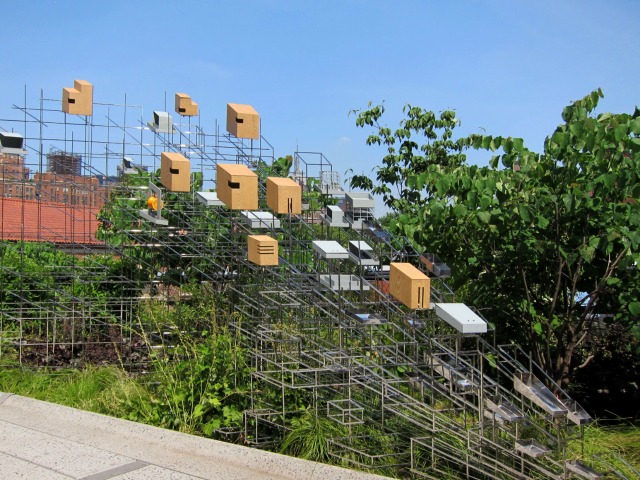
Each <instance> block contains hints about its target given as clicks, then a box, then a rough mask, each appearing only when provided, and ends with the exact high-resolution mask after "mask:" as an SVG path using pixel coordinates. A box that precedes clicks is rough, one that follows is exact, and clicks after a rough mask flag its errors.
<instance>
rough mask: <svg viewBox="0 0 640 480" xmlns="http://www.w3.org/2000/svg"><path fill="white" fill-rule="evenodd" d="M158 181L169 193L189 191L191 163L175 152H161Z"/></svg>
mask: <svg viewBox="0 0 640 480" xmlns="http://www.w3.org/2000/svg"><path fill="white" fill-rule="evenodd" d="M160 181H161V182H162V185H164V186H165V187H166V188H167V190H169V191H171V192H190V191H191V162H190V161H189V159H188V158H186V157H185V156H184V155H182V154H180V153H177V152H162V156H161V164H160Z"/></svg>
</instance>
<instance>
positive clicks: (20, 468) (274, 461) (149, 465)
mask: <svg viewBox="0 0 640 480" xmlns="http://www.w3.org/2000/svg"><path fill="white" fill-rule="evenodd" d="M0 472H2V473H1V476H2V479H3V480H5V479H6V480H11V479H13V478H16V479H18V478H24V479H29V480H40V479H42V480H45V479H47V480H48V479H52V480H58V479H68V478H72V479H81V480H110V479H117V480H145V479H153V480H165V479H167V480H169V479H170V480H188V479H215V480H217V479H220V480H263V479H264V480H267V479H269V480H293V479H295V480H298V479H304V480H375V479H378V480H382V479H385V478H387V477H381V476H378V475H371V474H367V473H361V472H356V471H354V470H348V469H344V468H339V467H334V466H330V465H325V464H321V463H316V462H310V461H307V460H301V459H297V458H293V457H288V456H285V455H279V454H276V453H271V452H265V451H261V450H256V449H252V448H248V447H243V446H240V445H233V444H229V443H224V442H220V441H216V440H211V439H206V438H202V437H196V436H193V435H187V434H183V433H179V432H174V431H171V430H164V429H161V428H156V427H151V426H148V425H143V424H139V423H135V422H130V421H127V420H120V419H116V418H112V417H107V416H105V415H99V414H96V413H91V412H84V411H81V410H77V409H73V408H69V407H64V406H61V405H55V404H51V403H47V402H42V401H39V400H33V399H30V398H26V397H21V396H18V395H11V394H6V393H0ZM387 480H388V479H387Z"/></svg>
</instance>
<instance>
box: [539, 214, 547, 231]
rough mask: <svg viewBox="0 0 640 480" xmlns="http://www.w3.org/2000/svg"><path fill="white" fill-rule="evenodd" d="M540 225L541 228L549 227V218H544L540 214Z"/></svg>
mask: <svg viewBox="0 0 640 480" xmlns="http://www.w3.org/2000/svg"><path fill="white" fill-rule="evenodd" d="M537 218H538V226H539V227H540V228H543V229H544V228H547V227H548V226H549V220H547V219H546V218H544V217H543V216H542V215H538V217H537Z"/></svg>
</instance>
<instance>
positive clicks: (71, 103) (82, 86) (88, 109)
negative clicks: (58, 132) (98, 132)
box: [62, 80, 93, 115]
mask: <svg viewBox="0 0 640 480" xmlns="http://www.w3.org/2000/svg"><path fill="white" fill-rule="evenodd" d="M62 111H63V112H64V113H69V114H71V115H93V85H92V84H91V83H89V82H87V81H86V80H74V81H73V88H63V89H62Z"/></svg>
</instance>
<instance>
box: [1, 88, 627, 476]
mask: <svg viewBox="0 0 640 480" xmlns="http://www.w3.org/2000/svg"><path fill="white" fill-rule="evenodd" d="M26 98H27V95H26V93H25V103H24V105H22V106H17V105H14V111H15V112H17V114H18V115H16V117H17V118H14V119H4V120H0V122H2V123H1V124H0V126H1V127H2V128H0V130H6V131H8V132H13V133H18V134H19V136H21V137H22V138H23V139H24V145H23V146H22V148H23V149H24V150H25V152H24V153H2V151H1V150H0V155H3V157H2V158H4V159H5V160H4V162H5V164H7V165H9V163H11V162H12V164H15V163H16V159H21V160H22V164H21V168H23V169H24V170H22V171H21V172H22V174H16V173H15V171H12V172H13V173H11V174H9V173H8V170H6V169H3V170H2V174H3V175H2V192H5V193H4V195H3V203H2V207H1V211H2V231H1V232H0V240H2V241H3V242H2V244H3V248H4V250H3V256H2V260H1V261H0V271H1V272H2V273H3V275H4V277H5V278H10V279H11V280H12V281H11V282H10V283H5V284H3V285H0V303H1V309H0V357H2V355H3V352H6V351H8V350H11V351H14V352H17V355H18V358H19V359H20V360H23V359H28V358H30V359H32V360H33V359H34V358H35V359H36V360H37V362H39V363H40V364H42V365H48V364H49V361H48V358H49V356H51V355H52V354H53V352H54V351H58V352H59V351H60V349H62V350H63V351H66V352H68V355H69V358H72V357H73V356H74V352H77V351H78V350H90V349H91V348H97V347H99V346H103V347H104V348H108V347H110V346H114V345H115V346H118V345H121V346H122V347H123V348H124V347H125V346H130V345H131V343H132V342H131V335H132V332H133V331H134V328H133V327H134V325H133V322H134V318H135V312H136V308H137V306H138V305H139V304H140V303H141V302H144V301H145V300H147V299H151V298H155V299H158V298H163V299H164V300H167V301H180V300H181V299H183V298H184V297H182V295H184V292H182V291H181V289H180V288H179V285H180V282H181V281H183V280H182V279H183V278H188V279H189V280H191V279H197V281H199V282H211V283H221V282H223V283H224V284H225V288H226V289H225V294H226V295H227V296H228V297H229V298H232V299H233V301H229V302H228V304H229V308H230V309H231V310H232V311H234V312H237V315H236V316H235V318H236V319H237V320H236V321H235V322H234V323H233V325H232V328H233V329H234V330H235V332H237V333H238V335H236V338H238V339H241V340H240V341H242V346H243V347H245V348H247V349H249V351H250V353H251V359H252V360H251V362H252V372H253V373H252V377H253V380H252V381H253V388H252V395H251V408H250V409H249V410H247V411H245V412H244V422H243V425H244V427H243V431H241V432H228V431H223V430H224V429H222V430H221V431H220V432H218V434H219V436H221V437H224V438H229V439H234V438H237V437H242V438H243V439H244V442H245V443H247V444H249V445H251V446H254V447H260V448H268V447H270V446H273V445H276V444H277V443H278V442H279V441H281V439H282V438H283V436H284V435H285V434H286V432H288V431H289V430H290V428H291V423H290V420H291V418H293V417H295V415H297V414H298V413H299V412H298V411H297V410H295V409H294V407H292V406H291V405H288V404H287V401H286V399H287V393H289V392H291V391H296V392H304V393H302V395H305V398H307V399H308V404H310V405H312V410H313V411H314V412H315V415H317V416H318V417H322V418H323V419H328V420H330V421H332V422H335V424H336V425H337V426H338V427H339V428H338V430H339V431H340V432H341V434H340V436H336V437H335V438H331V439H330V440H329V445H328V448H329V454H330V456H331V457H332V458H334V459H335V460H336V461H338V462H340V463H342V464H344V465H349V466H352V467H354V468H358V469H365V470H370V471H374V472H377V473H381V474H388V475H399V476H402V477H403V478H431V479H440V478H468V479H529V478H549V479H551V478H554V479H556V478H564V479H567V478H574V477H576V478H586V479H595V478H602V477H603V475H604V474H603V473H599V471H600V470H606V469H607V468H608V467H607V465H604V464H603V463H602V462H601V463H599V464H596V463H595V462H592V461H591V459H586V460H585V459H576V458H571V457H570V456H569V454H568V452H567V445H568V442H569V441H570V440H573V439H578V440H579V439H581V438H582V437H583V433H584V425H585V424H587V423H588V422H589V421H590V420H591V418H590V417H589V415H588V414H587V413H586V412H585V411H584V410H583V409H582V408H581V407H580V405H578V404H577V403H576V402H575V401H574V400H572V399H571V398H570V397H569V396H568V395H567V394H566V393H565V392H563V390H562V389H561V388H560V387H559V386H557V385H555V384H553V380H552V379H551V378H549V377H548V376H547V375H546V374H545V373H544V371H543V370H542V369H541V368H539V367H538V366H537V365H536V364H535V362H533V361H532V359H531V358H530V356H528V355H527V354H526V352H525V351H524V350H523V349H522V348H520V347H518V346H516V345H496V344H495V342H494V341H493V335H492V331H491V329H490V328H489V331H488V332H487V333H475V332H469V331H467V330H465V327H464V326H460V325H458V324H457V323H456V322H458V321H459V313H458V312H460V311H461V310H460V308H466V310H463V312H464V313H465V315H471V314H469V313H468V312H472V314H473V315H474V317H473V318H480V319H481V321H483V322H484V319H482V318H481V316H480V315H479V314H478V312H475V311H473V309H472V308H468V307H466V306H461V304H457V303H455V300H456V299H455V292H453V291H452V290H451V289H450V288H449V286H448V285H447V283H446V279H447V277H448V276H449V275H450V273H451V272H450V270H449V269H448V267H447V266H446V265H445V264H444V263H442V262H441V261H440V259H439V258H438V257H437V256H436V255H435V254H424V253H422V252H418V251H416V250H415V249H414V247H413V246H412V245H411V243H410V242H409V241H408V240H407V239H405V238H400V237H397V236H393V235H391V234H390V233H389V232H387V231H385V230H384V228H383V227H382V226H381V225H380V224H379V223H378V222H377V221H376V220H375V216H374V215H373V209H372V207H371V203H370V202H371V201H372V197H371V196H370V195H369V194H368V193H363V192H352V193H349V192H344V191H342V187H341V186H340V182H339V176H338V175H337V173H336V172H335V171H334V170H333V167H332V165H331V163H330V162H329V161H328V160H327V159H326V157H324V155H322V154H318V153H310V152H296V153H295V155H294V169H293V173H292V174H291V176H292V177H293V178H294V180H295V181H296V182H298V183H300V184H301V185H302V187H303V188H302V190H303V199H302V204H303V208H302V213H299V214H293V213H288V214H278V213H273V212H271V211H270V209H269V208H267V205H266V186H265V179H266V177H267V176H268V175H269V172H270V170H269V167H270V166H271V165H272V164H273V162H274V160H275V156H274V151H273V148H272V146H271V145H270V144H269V143H268V141H267V140H266V139H264V138H263V137H262V136H259V138H257V139H255V140H254V139H250V140H247V139H243V138H237V137H235V136H234V135H232V134H229V133H226V132H221V131H220V129H219V127H218V126H217V125H216V127H215V129H214V130H215V131H214V132H213V133H206V132H205V131H204V129H203V128H202V127H201V125H200V123H199V117H194V118H192V117H191V116H182V115H179V120H180V121H179V122H178V123H173V120H172V117H171V115H169V114H168V113H167V112H159V111H154V112H153V115H150V116H149V118H147V117H146V112H144V110H143V108H142V107H141V106H139V105H132V104H128V103H127V101H126V97H125V102H124V103H123V104H107V103H94V105H93V112H92V113H93V115H91V116H81V115H70V114H67V113H64V112H63V111H62V110H61V108H60V99H59V98H57V99H52V98H46V97H45V96H44V95H43V94H42V93H41V94H40V97H39V99H38V100H37V103H36V104H28V103H27V100H26ZM51 152H54V153H53V154H52V153H51ZM162 152H176V153H180V154H181V155H183V156H184V157H185V158H188V159H189V160H190V168H191V181H192V184H195V185H197V188H192V189H191V191H189V192H182V193H176V192H171V191H168V190H167V189H166V188H164V187H163V186H162V185H161V182H160V175H159V174H158V173H157V172H158V171H159V169H160V156H161V153H162ZM52 155H53V157H52ZM52 158H53V159H54V160H55V159H58V160H60V159H62V160H63V162H62V163H63V164H64V165H67V167H65V168H63V169H62V171H61V173H60V174H59V175H58V177H59V178H58V179H56V180H52V181H51V182H52V183H53V185H54V187H60V188H68V189H69V191H68V195H69V196H68V197H67V198H66V201H60V200H61V199H59V198H56V199H55V201H52V200H51V199H50V198H45V196H44V195H42V194H36V195H35V196H34V197H33V198H32V199H30V198H29V197H27V196H25V195H22V196H21V197H20V198H16V196H15V195H14V196H13V197H9V196H8V195H7V193H6V192H9V187H10V186H12V187H13V189H12V190H11V192H12V194H13V193H15V192H17V191H18V190H16V189H15V188H16V187H17V186H20V189H19V191H20V192H24V191H28V190H29V188H30V187H33V188H34V189H35V190H34V191H35V192H40V191H43V189H44V184H43V183H42V182H40V183H38V182H37V181H36V177H35V176H33V175H32V174H35V173H44V172H46V171H47V169H49V170H51V165H52V163H51V162H52V160H51V159H52ZM9 159H11V162H9ZM47 159H49V162H47ZM65 162H66V163H65ZM221 163H224V164H240V165H245V166H247V167H249V169H250V170H251V171H253V172H255V173H256V174H257V176H258V179H259V194H258V196H259V209H258V210H257V211H253V212H248V211H244V210H232V209H230V208H228V207H227V206H226V205H225V204H224V203H223V202H221V201H220V199H218V198H217V196H216V195H215V189H216V166H217V165H218V164H221ZM58 164H60V162H58ZM3 165H4V164H3ZM3 168H4V167H3ZM5 170H6V171H5ZM25 172H27V173H25ZM78 173H79V174H78ZM87 177H91V178H96V179H97V180H96V182H94V183H92V184H88V183H87ZM140 179H144V181H141V180H140ZM51 182H50V184H49V186H48V187H47V188H51ZM148 182H151V183H152V186H151V187H150V186H149V185H148ZM150 188H151V189H157V192H158V193H159V194H160V204H162V202H163V200H166V199H170V202H167V204H168V205H169V206H167V207H165V208H162V207H160V209H158V211H157V212H151V211H150V210H148V209H147V206H146V198H147V196H148V192H149V190H150ZM73 190H81V191H87V190H90V192H91V194H90V196H86V198H91V199H92V200H84V201H83V200H81V199H80V198H81V197H74V196H73V195H72V193H71V192H72V191H73ZM72 198H73V199H75V200H72ZM105 205H106V207H105V208H102V207H103V206H105ZM10 214H12V215H15V214H21V215H23V216H24V215H31V216H33V215H35V219H36V221H35V224H36V225H37V228H36V230H33V231H31V230H29V229H27V228H25V225H27V224H28V222H25V221H23V222H18V223H11V224H10V223H9V218H10ZM53 217H58V218H60V219H62V220H61V222H60V225H59V226H58V225H51V224H49V223H47V220H48V219H49V218H53ZM92 222H98V223H99V226H100V234H98V235H94V234H91V235H85V234H83V235H77V233H78V232H80V231H82V232H84V230H83V228H84V227H86V228H87V229H89V227H91V229H90V231H91V232H94V231H95V228H93V223H92ZM11 225H17V226H14V227H12V226H11ZM111 225H114V226H117V227H118V228H113V231H111V230H110V226H111ZM83 226H84V227H83ZM264 234H266V235H269V236H270V237H272V238H274V239H277V241H278V251H277V255H278V261H277V265H273V266H261V265H257V264H255V263H254V262H251V261H249V260H248V258H247V236H248V235H264ZM29 241H41V242H48V243H49V244H52V245H55V247H56V248H57V249H62V250H64V251H67V252H71V253H73V254H74V256H73V258H74V261H73V262H72V263H70V264H68V265H66V266H65V267H64V268H61V269H58V270H57V271H56V272H53V278H54V281H53V282H52V281H50V280H49V281H48V282H47V283H46V284H41V283H38V282H39V278H40V277H39V276H38V275H37V273H38V272H33V271H31V270H30V266H29V262H28V258H29V255H30V251H29V248H28V247H26V246H25V245H26V243H25V242H29ZM9 253H11V255H15V256H18V257H19V258H21V259H23V262H22V264H21V265H23V268H21V269H20V271H13V270H12V269H11V270H10V269H9V267H8V266H7V264H6V263H5V260H4V259H5V258H8V255H9ZM440 253H441V252H440ZM114 256H115V257H118V258H130V259H132V262H131V263H130V265H132V267H131V268H130V269H129V270H125V271H121V272H116V273H114V272H112V271H110V264H109V262H108V258H109V257H114ZM392 262H403V263H408V264H411V265H413V266H414V267H415V268H417V269H418V270H420V271H421V272H422V273H423V274H424V275H425V276H428V277H429V279H430V282H431V291H430V299H429V300H430V307H429V308H418V309H413V308H409V307H407V306H406V305H404V304H403V303H401V302H400V301H398V299H397V298H395V297H394V296H393V295H390V293H389V283H390V282H389V276H390V272H389V265H390V264H391V263H392ZM169 276H173V278H174V280H175V281H174V282H173V283H172V284H171V285H173V287H171V288H170V287H169V286H168V285H169V283H168V282H166V281H165V279H166V278H167V277H169ZM100 281H105V282H106V281H108V282H110V283H111V284H112V291H113V295H111V296H108V297H106V298H103V299H102V300H100V301H99V302H97V301H96V299H95V298H94V297H93V296H91V295H90V291H91V285H95V283H96V282H100ZM185 281H186V280H185ZM176 285H177V287H176ZM63 286H64V288H63ZM465 318H466V317H465ZM485 330H486V329H485ZM127 348H128V347H127ZM548 385H553V387H554V390H553V392H552V391H551V390H549V389H548V387H547V386H548ZM265 386H268V387H269V388H270V389H271V390H272V391H275V392H279V394H276V395H270V396H269V395H264V391H265V388H264V387H265ZM295 408H297V407H295ZM596 468H597V470H596ZM607 475H610V476H611V475H613V476H618V477H619V478H625V477H624V476H623V475H622V474H619V473H616V472H615V471H614V470H613V469H609V471H608V472H607Z"/></svg>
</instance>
